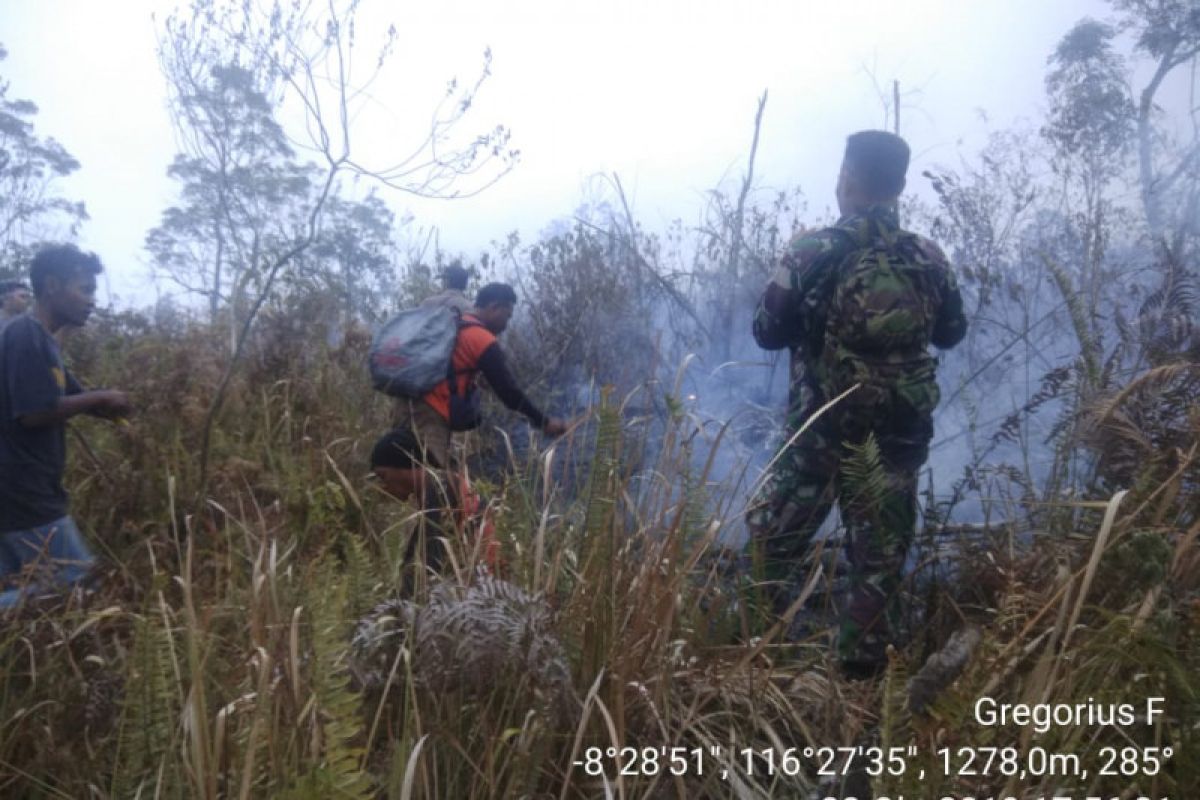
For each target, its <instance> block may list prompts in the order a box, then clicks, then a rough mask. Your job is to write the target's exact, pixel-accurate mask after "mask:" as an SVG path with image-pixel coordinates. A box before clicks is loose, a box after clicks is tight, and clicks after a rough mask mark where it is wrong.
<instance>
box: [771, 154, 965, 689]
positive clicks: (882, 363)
mask: <svg viewBox="0 0 1200 800" xmlns="http://www.w3.org/2000/svg"><path fill="white" fill-rule="evenodd" d="M908 159H909V150H908V146H907V145H906V144H905V143H904V140H903V139H901V138H900V137H899V136H894V135H892V134H890V133H885V132H882V131H863V132H860V133H856V134H853V135H852V136H850V137H849V139H848V140H847V142H846V152H845V157H844V159H843V161H842V168H841V173H840V175H839V176H838V184H837V200H838V209H839V211H840V213H841V218H840V219H839V220H838V222H837V224H835V225H834V226H832V227H829V228H824V229H821V230H818V231H813V232H810V233H806V234H804V235H801V236H799V237H797V238H796V239H794V240H793V241H792V242H790V243H789V244H788V246H787V250H786V252H785V254H784V256H783V258H782V259H781V261H780V264H779V267H778V269H777V270H776V272H775V274H774V276H773V277H772V279H771V282H770V284H769V285H768V286H767V289H766V291H765V293H764V294H763V296H762V299H761V300H760V302H759V306H758V310H757V312H756V314H755V319H754V338H755V341H757V342H758V344H759V346H760V347H763V348H765V349H768V350H779V349H782V348H785V347H786V348H788V349H789V350H790V351H791V362H792V363H791V387H790V396H789V402H788V417H787V425H786V430H785V437H784V441H785V442H789V441H790V442H791V444H790V445H788V446H787V448H786V450H785V451H784V452H783V453H782V454H781V455H780V457H779V458H778V460H777V461H776V462H775V466H774V467H773V471H772V473H771V474H770V475H769V476H768V478H767V481H766V483H765V484H764V486H763V489H762V491H761V492H760V493H759V495H758V496H757V497H756V498H755V501H754V502H753V503H752V505H751V507H750V510H749V512H748V514H747V523H748V525H749V528H750V534H751V539H752V544H753V546H754V547H755V549H756V551H757V552H756V556H757V558H758V559H759V563H760V564H761V567H762V571H763V577H764V578H765V580H766V581H767V583H766V586H767V588H768V592H769V595H770V597H771V600H772V603H773V606H774V610H775V613H777V614H782V613H783V611H784V610H786V608H787V605H788V601H789V598H790V597H791V595H792V592H791V587H792V586H794V585H795V584H797V583H799V582H800V579H801V573H802V572H803V570H802V569H801V562H802V560H803V559H804V557H805V554H806V551H807V550H808V547H809V544H810V542H811V540H812V538H813V535H814V534H815V533H816V532H817V530H818V528H820V527H821V524H822V523H823V522H824V521H825V518H826V517H827V516H828V515H829V512H830V510H831V509H832V507H833V503H834V502H835V501H836V502H837V503H838V506H839V508H840V510H841V515H842V518H843V521H844V523H845V526H846V532H847V539H846V552H847V557H848V561H849V565H850V575H849V578H850V592H849V597H848V598H847V599H846V601H845V605H844V606H843V610H842V614H841V620H840V625H839V630H838V637H837V651H838V657H839V659H840V661H841V664H842V667H843V669H844V670H845V671H846V672H847V673H848V674H863V673H866V674H870V673H872V672H874V671H876V670H877V669H878V668H879V667H881V666H882V665H883V663H884V662H885V650H886V647H887V644H888V643H889V642H890V641H892V640H893V639H894V626H895V611H896V609H895V599H896V594H897V591H898V589H899V585H900V581H901V578H902V575H903V568H904V560H905V555H906V553H907V550H908V547H909V544H910V542H911V540H912V536H913V531H914V528H915V526H916V518H917V471H918V469H920V467H921V465H922V464H923V463H924V462H925V459H926V458H927V456H928V455H929V442H930V439H932V437H933V421H932V413H933V409H934V406H936V405H937V402H938V398H939V394H938V387H937V381H936V378H935V375H934V371H935V368H936V364H937V362H936V360H935V359H934V358H933V357H932V356H930V355H929V353H928V352H927V350H928V346H929V345H930V344H933V345H936V346H937V347H940V348H949V347H953V346H954V345H956V344H958V342H959V341H961V340H962V338H963V336H964V335H965V334H966V327H967V322H966V318H965V317H964V316H963V310H962V297H961V295H960V294H959V291H958V287H957V285H956V284H955V280H954V276H953V274H952V273H951V271H950V269H949V266H948V264H947V261H946V257H945V256H944V255H943V253H942V251H941V250H940V249H939V248H938V246H937V245H936V244H934V243H933V242H932V241H930V240H928V239H925V238H923V237H920V236H917V235H916V234H912V233H908V232H906V231H903V230H901V229H900V226H899V220H898V215H897V199H898V197H899V195H900V192H901V191H903V189H904V175H905V172H906V171H907V169H908ZM856 384H857V388H855V389H854V390H853V391H851V392H850V394H849V395H847V396H846V397H845V398H844V399H843V400H842V401H841V402H840V403H838V404H837V405H836V406H834V407H833V408H831V409H830V410H828V411H827V412H826V413H825V414H823V415H822V416H820V417H818V418H817V419H815V420H812V421H811V424H810V425H809V427H808V428H807V430H805V431H804V432H803V433H801V434H799V436H797V437H796V438H795V439H794V440H793V435H794V434H796V432H797V431H799V430H800V428H801V427H802V426H803V425H804V424H805V423H806V422H809V421H810V418H811V417H812V415H813V414H814V413H815V412H816V410H817V409H819V408H820V407H821V406H822V405H824V404H825V403H826V402H827V401H829V400H832V399H833V398H834V397H837V396H838V395H839V394H840V393H842V392H843V391H845V390H847V389H850V388H851V387H853V386H855V385H856ZM872 444H873V445H874V446H875V447H877V452H878V468H877V469H875V470H873V473H874V480H872V479H870V478H864V477H863V473H864V470H863V469H862V465H863V464H864V463H867V462H869V461H870V458H869V457H868V456H866V455H864V454H865V453H869V452H870V451H871V449H872V447H871V445H872Z"/></svg>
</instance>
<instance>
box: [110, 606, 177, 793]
mask: <svg viewBox="0 0 1200 800" xmlns="http://www.w3.org/2000/svg"><path fill="white" fill-rule="evenodd" d="M171 648H172V642H171V638H170V635H169V634H168V632H167V631H166V630H165V629H164V628H163V627H162V625H161V624H160V622H158V621H157V617H156V616H155V615H154V614H153V613H150V614H148V615H145V616H142V617H139V618H138V619H137V621H136V623H135V624H134V638H133V649H132V652H131V654H130V658H129V669H128V672H127V673H126V676H125V699H124V703H123V704H122V712H121V724H120V727H119V729H118V732H117V747H116V752H117V764H116V768H115V770H114V772H113V782H112V796H113V797H115V798H126V797H134V796H137V795H138V794H139V793H145V792H146V791H148V790H150V791H155V792H157V794H158V796H163V797H181V796H182V791H181V788H182V783H181V781H180V776H179V774H178V771H177V769H176V765H177V764H178V762H179V758H178V756H177V755H176V754H175V753H172V752H171V748H172V746H173V744H174V743H175V732H176V730H175V721H176V720H178V719H179V707H178V702H177V700H178V697H177V695H176V693H175V691H174V688H173V684H174V675H173V673H172V666H171V664H172V660H173V659H172V654H171ZM160 770H161V775H160Z"/></svg>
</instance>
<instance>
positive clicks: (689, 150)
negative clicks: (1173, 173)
mask: <svg viewBox="0 0 1200 800" xmlns="http://www.w3.org/2000/svg"><path fill="white" fill-rule="evenodd" d="M173 6H174V3H173V2H169V1H168V0H160V1H159V2H156V1H155V0H105V2H97V0H0V20H2V23H0V42H2V43H3V44H4V46H5V47H6V48H7V49H8V51H9V57H8V59H7V60H6V61H4V62H0V76H3V77H4V78H6V79H7V80H9V81H10V82H11V89H10V96H11V97H21V98H28V99H31V100H33V101H35V102H36V103H37V104H38V106H39V107H40V109H41V111H40V113H39V114H38V116H37V120H36V124H37V129H38V131H39V133H41V134H42V135H51V136H53V137H55V138H57V139H58V140H59V141H61V142H62V143H63V144H64V145H65V146H66V147H67V149H68V150H69V151H70V152H71V153H72V154H73V155H75V156H76V157H77V158H78V159H79V160H80V162H81V163H82V169H81V170H80V171H79V173H78V174H77V175H75V176H73V177H72V178H70V179H69V180H68V181H66V182H64V184H63V186H62V191H63V193H64V194H65V195H66V196H68V197H70V198H72V199H80V200H83V201H85V202H86V204H87V207H88V211H89V213H90V214H91V220H90V221H89V222H87V223H86V224H85V225H84V227H83V230H82V232H81V243H82V244H83V245H84V246H86V247H88V248H92V249H95V250H97V251H98V252H99V253H100V254H101V256H102V257H103V258H104V259H105V261H106V262H107V264H108V265H109V268H110V270H109V271H110V279H111V287H112V290H113V291H114V292H115V293H117V294H119V295H121V296H122V297H126V298H138V299H139V300H142V301H145V300H149V299H152V297H153V293H152V291H151V290H150V288H149V280H148V278H147V275H148V272H149V269H148V266H147V257H146V255H145V253H144V251H143V250H142V241H143V238H144V236H145V233H146V231H147V230H148V229H149V228H151V227H152V226H154V225H155V224H156V223H157V221H158V219H159V215H160V214H161V211H162V210H163V209H164V208H165V207H166V206H167V205H168V204H170V203H172V202H173V200H174V198H175V186H174V185H173V184H172V182H171V181H169V180H168V179H167V177H166V174H165V170H166V167H167V165H168V163H169V162H170V160H171V158H172V156H173V155H174V153H175V150H176V147H175V139H174V134H173V133H172V129H171V126H170V122H169V119H168V117H167V113H166V107H165V91H164V85H163V79H162V77H161V75H160V73H159V70H158V63H157V60H156V56H155V35H156V33H155V32H156V25H157V24H161V17H162V16H164V15H165V14H166V13H168V12H169V11H170V10H171V8H172V7H173ZM364 6H366V7H367V13H368V15H369V16H368V20H369V21H370V22H371V24H378V23H374V20H377V19H378V20H382V18H383V16H382V15H387V16H390V17H391V18H392V19H394V20H395V22H396V23H397V25H398V28H399V33H400V41H399V47H398V48H397V53H396V61H395V64H394V65H393V73H391V74H389V75H388V76H387V80H386V81H385V82H382V83H380V84H377V85H376V87H375V90H374V97H375V105H376V108H375V110H376V111H377V112H379V113H382V114H384V115H392V116H393V117H394V118H396V119H398V120H399V119H406V118H410V117H412V118H420V119H425V118H426V117H427V116H428V113H429V111H430V108H431V98H434V97H436V96H438V94H439V93H440V92H441V91H442V89H443V87H444V86H445V84H446V81H447V80H448V79H450V78H451V77H455V76H458V77H459V78H460V79H463V80H466V79H469V78H472V77H473V76H474V75H475V74H476V73H477V71H478V69H479V67H480V65H481V63H482V52H483V50H484V48H485V47H491V49H492V53H493V58H494V60H493V64H492V71H493V76H492V77H491V78H490V79H489V80H488V82H487V83H486V84H485V85H484V88H483V90H482V94H481V96H480V98H479V101H478V102H477V104H476V106H475V108H474V109H473V112H472V115H471V116H469V117H468V119H467V121H466V122H467V126H468V127H467V130H470V131H474V130H479V131H482V130H486V129H489V128H490V127H492V126H493V125H495V124H497V123H503V124H504V125H507V126H508V127H509V128H510V129H511V130H512V133H513V140H512V144H513V146H515V147H518V148H520V150H521V151H522V157H521V162H520V163H519V165H518V166H517V168H516V170H515V171H514V172H513V173H512V174H510V175H508V176H507V177H506V178H504V180H503V181H502V182H501V183H500V184H498V185H497V186H495V187H493V188H492V189H490V190H488V191H487V192H486V193H484V194H483V195H481V196H480V197H477V198H474V199H470V200H463V201H416V200H414V199H413V198H412V197H410V196H406V195H403V194H400V193H394V192H393V193H386V192H385V194H384V196H385V197H387V198H388V199H389V201H390V202H391V203H392V205H393V206H394V207H395V208H396V210H397V211H400V212H403V211H406V210H407V211H411V212H412V213H413V214H415V215H416V217H417V222H418V223H419V224H424V225H430V224H436V225H437V226H438V227H439V228H440V236H441V243H442V246H443V247H444V248H446V249H449V250H452V251H458V250H464V251H466V252H467V253H468V254H470V253H473V252H475V251H477V250H478V249H480V248H482V247H484V246H485V245H486V243H487V242H488V241H490V240H492V239H499V238H502V237H503V236H505V235H506V234H507V233H508V232H509V231H510V230H512V229H514V228H519V229H521V231H522V233H523V234H524V235H525V238H526V239H528V238H530V237H531V236H533V235H534V234H536V233H537V231H538V230H539V229H541V228H542V227H543V226H544V225H545V224H546V223H548V222H549V221H550V220H551V219H553V218H555V217H562V216H565V215H569V214H570V213H571V212H572V211H573V210H574V209H575V208H576V206H578V204H579V203H580V202H581V200H582V199H583V198H584V196H585V190H584V187H585V184H586V183H587V181H588V178H589V176H591V175H594V174H596V173H600V172H607V173H612V172H617V173H618V174H619V175H620V176H621V179H622V182H623V183H624V185H625V187H626V190H627V191H628V192H629V193H630V194H631V195H632V197H631V199H632V201H633V203H634V211H635V214H636V216H638V218H639V219H640V220H642V221H643V222H644V223H645V224H647V225H649V226H651V227H653V226H656V225H658V224H659V223H662V222H666V221H668V220H670V219H673V218H676V217H682V218H683V219H684V220H685V221H691V220H694V219H695V218H696V215H697V213H698V211H699V209H700V207H701V204H702V197H701V195H702V193H703V192H704V191H705V190H707V189H709V188H712V187H713V186H715V185H717V184H718V183H719V182H720V181H721V180H722V179H726V180H729V181H730V185H732V181H733V180H735V179H736V178H737V177H738V176H739V175H740V174H741V171H742V170H743V169H744V159H745V156H746V154H747V152H748V150H749V144H750V138H751V134H752V122H753V113H754V108H755V102H756V98H757V97H758V95H759V94H760V93H761V92H762V91H763V89H769V91H770V99H769V101H768V104H767V110H766V114H765V117H764V122H763V130H762V139H761V143H760V146H759V158H758V163H757V167H756V173H757V175H758V176H759V181H758V184H759V185H760V186H761V187H762V188H763V191H764V192H766V191H770V190H772V189H779V188H787V187H791V186H795V185H797V184H799V185H800V186H801V187H802V188H803V189H804V192H805V194H806V196H807V198H808V202H809V208H810V210H811V211H812V212H813V213H814V214H818V213H820V212H823V211H824V210H825V209H826V208H828V207H830V206H832V204H833V183H834V179H835V177H836V169H837V163H838V161H839V159H840V153H841V148H842V145H843V140H844V137H845V135H846V134H847V133H848V132H851V131H853V130H856V129H860V128H864V127H879V126H880V125H881V124H882V123H883V108H882V105H881V103H880V100H879V98H878V96H877V94H876V89H875V87H874V86H873V84H872V80H871V77H870V75H869V71H874V73H875V75H876V77H877V78H878V80H879V82H880V83H881V84H884V85H886V86H887V87H888V88H889V89H890V85H891V80H892V79H893V78H896V79H899V80H900V83H901V88H902V89H903V90H905V91H906V92H911V94H909V95H908V96H907V97H906V99H905V101H904V105H903V107H902V113H901V128H902V131H901V132H902V133H903V134H904V135H905V136H906V138H908V139H909V141H910V143H911V144H912V146H913V150H914V153H915V155H916V158H915V161H914V164H913V169H912V171H911V172H910V178H911V179H912V180H913V181H921V182H924V181H923V179H920V178H919V175H920V170H921V169H923V168H925V167H928V166H929V165H931V164H934V163H947V164H954V163H956V162H957V160H958V158H959V154H960V152H961V153H963V154H968V155H969V154H970V153H971V152H973V150H974V149H975V148H976V147H978V145H979V144H981V143H982V141H983V139H984V137H985V136H986V132H987V130H988V129H989V128H991V129H1001V128H1005V127H1007V126H1009V125H1011V124H1012V123H1013V122H1014V121H1016V120H1018V119H1022V118H1023V119H1025V120H1027V121H1028V120H1038V119H1040V117H1041V116H1042V114H1043V111H1044V105H1045V101H1044V94H1043V83H1042V80H1043V76H1044V73H1045V65H1046V58H1047V56H1048V55H1049V53H1050V52H1051V50H1052V49H1053V47H1054V45H1055V44H1056V42H1057V41H1058V39H1059V38H1060V37H1061V36H1062V34H1063V33H1064V32H1066V30H1067V29H1068V28H1069V27H1070V26H1071V25H1072V24H1073V23H1074V22H1075V21H1076V20H1078V19H1079V18H1080V17H1083V16H1087V15H1090V16H1095V17H1100V18H1103V17H1105V16H1106V15H1108V13H1109V11H1108V8H1107V6H1106V5H1105V4H1104V3H1101V2H1098V0H1056V2H1052V3H1047V2H1045V0H978V1H976V2H964V0H952V1H949V2H942V1H941V0H916V1H912V0H910V2H905V3H897V2H883V1H881V2H865V1H863V0H835V1H834V2H828V1H822V2H808V1H807V0H805V1H803V2H781V1H779V2H744V1H743V2H736V3H734V2H697V0H691V1H690V2H645V1H644V2H620V3H611V2H587V3H581V2H565V1H564V0H547V1H546V2H512V3H495V2H474V1H471V2H468V1H467V0H460V1H457V2H424V3H407V2H397V1H396V0H365V2H364ZM152 14H157V15H158V16H159V18H160V21H159V23H156V22H155V21H154V20H153V19H152ZM981 112H986V116H987V121H985V120H984V118H983V115H982V113H981ZM414 115H415V116H414ZM364 125H366V123H364ZM361 133H362V139H363V143H364V146H365V147H366V152H365V153H364V155H365V156H366V157H367V159H368V160H377V161H378V162H383V161H386V160H387V159H388V157H389V156H390V155H392V153H391V152H390V151H391V150H392V149H397V150H398V149H400V148H399V146H398V145H397V146H395V147H393V145H392V144H390V143H389V142H388V140H387V137H386V135H381V133H382V131H381V130H380V129H378V128H377V127H376V126H375V125H374V124H373V123H372V125H371V130H362V131H361Z"/></svg>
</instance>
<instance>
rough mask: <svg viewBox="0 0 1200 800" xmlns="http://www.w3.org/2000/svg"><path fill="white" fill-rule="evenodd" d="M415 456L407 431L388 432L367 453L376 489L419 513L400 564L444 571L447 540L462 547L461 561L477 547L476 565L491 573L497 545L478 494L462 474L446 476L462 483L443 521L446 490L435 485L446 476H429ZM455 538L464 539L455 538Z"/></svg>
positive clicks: (413, 441) (414, 442) (414, 441)
mask: <svg viewBox="0 0 1200 800" xmlns="http://www.w3.org/2000/svg"><path fill="white" fill-rule="evenodd" d="M420 452H421V448H420V445H419V444H418V442H417V437H416V436H414V435H413V433H412V431H410V430H408V429H406V428H396V429H395V430H391V431H388V432H387V433H385V434H384V435H383V436H382V437H380V439H379V440H378V441H377V442H375V446H374V447H373V448H372V449H371V472H372V473H374V475H375V478H376V479H377V480H378V481H379V485H380V487H381V488H382V489H383V490H384V491H385V492H387V493H388V494H389V495H391V496H392V497H394V498H396V499H397V500H400V501H402V502H406V503H409V504H411V505H412V506H413V508H414V509H416V510H418V511H420V512H421V513H420V514H419V515H418V516H417V517H416V518H415V524H414V525H413V526H412V529H411V532H410V533H409V539H408V544H407V545H406V547H405V551H404V562H405V564H406V565H412V564H418V563H419V564H423V565H424V566H426V567H428V568H429V569H431V570H433V571H434V572H441V571H442V568H443V567H444V566H445V559H446V537H448V536H454V538H455V539H456V540H458V541H462V542H463V543H464V544H465V547H464V549H463V553H462V555H463V556H464V558H465V557H467V556H469V555H470V554H471V552H472V551H473V550H474V549H475V546H476V544H478V545H479V552H478V555H479V560H480V561H481V562H482V564H483V565H484V566H487V567H488V568H489V569H490V570H491V571H492V572H495V571H496V569H497V567H498V561H499V544H498V542H497V541H496V537H495V533H494V528H493V525H492V522H491V519H490V517H489V515H488V513H487V510H486V509H485V508H484V507H483V505H482V504H481V503H480V500H479V495H478V493H476V492H475V491H474V489H472V487H471V485H470V481H469V480H468V479H467V477H466V475H465V474H464V473H463V472H461V471H455V472H454V473H451V475H452V476H453V477H455V478H458V479H460V480H461V483H460V485H458V486H455V487H454V488H453V493H454V496H455V497H456V498H458V500H459V503H458V505H457V508H456V511H455V513H454V514H453V515H452V516H450V517H447V516H446V511H445V504H444V503H443V502H441V499H442V498H443V497H444V496H445V494H446V489H445V487H441V486H439V485H438V481H439V480H441V476H442V475H443V474H445V473H438V472H434V471H432V470H430V469H429V468H427V467H425V466H423V465H422V464H421V460H420ZM460 533H461V534H464V535H462V536H458V534H460Z"/></svg>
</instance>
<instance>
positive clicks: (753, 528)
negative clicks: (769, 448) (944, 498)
mask: <svg viewBox="0 0 1200 800" xmlns="http://www.w3.org/2000/svg"><path fill="white" fill-rule="evenodd" d="M935 391H936V390H935ZM800 395H801V396H799V397H796V398H794V402H793V406H792V408H793V411H792V413H791V414H789V420H788V433H787V434H786V436H785V439H784V441H785V442H786V441H788V440H789V439H790V438H791V435H792V434H793V433H794V432H795V431H796V430H799V428H800V427H801V425H802V423H803V422H804V421H805V420H807V419H808V417H809V416H811V414H812V413H813V412H814V411H815V410H816V409H817V408H819V407H820V405H821V404H822V403H823V402H824V400H823V399H822V396H821V393H820V392H819V391H818V390H817V389H815V388H814V387H810V386H804V387H800ZM934 402H935V403H936V399H935V400H934ZM929 410H931V408H930V409H925V408H921V409H915V408H900V407H889V404H887V403H885V404H884V405H883V406H882V407H875V408H872V409H867V408H863V407H861V406H860V407H858V408H855V407H853V406H849V407H847V408H846V409H845V410H843V411H841V413H838V411H839V409H838V407H835V408H833V409H831V410H830V411H828V412H826V414H824V415H823V416H821V417H819V418H817V419H816V420H815V421H813V423H812V424H811V425H810V426H809V427H808V429H807V430H805V431H804V432H803V433H801V434H800V435H799V436H798V437H797V438H796V440H795V441H794V442H793V443H792V444H791V445H790V446H789V447H787V449H786V450H785V451H784V452H783V453H782V454H781V455H780V457H779V458H778V460H777V461H776V462H775V466H774V467H773V469H772V472H771V474H770V475H769V476H768V477H767V480H766V482H765V483H764V485H763V488H762V490H761V491H760V492H759V493H758V495H757V496H756V498H755V499H754V501H753V502H752V503H751V505H750V508H749V510H748V512H747V516H746V522H747V525H748V527H749V530H750V536H751V546H752V547H753V548H754V551H755V552H754V556H755V561H756V563H757V564H758V566H759V569H760V570H761V574H760V575H759V578H760V580H762V581H764V586H765V588H766V592H767V597H768V598H769V600H770V602H771V606H772V607H773V609H774V612H775V613H776V614H780V615H781V614H783V613H784V611H786V610H787V607H788V606H789V605H790V603H791V601H792V598H793V597H794V596H795V590H796V587H797V586H799V585H803V583H804V579H805V578H806V576H807V573H808V572H809V569H810V568H812V567H810V566H808V565H807V564H806V561H807V562H809V564H812V565H815V563H816V562H815V560H812V561H810V557H811V556H812V555H813V554H812V553H810V550H811V549H812V547H811V546H812V543H813V537H814V536H815V534H816V533H817V531H818V529H819V528H820V527H821V526H822V524H823V523H824V522H825V520H826V518H827V517H828V516H829V513H830V511H831V510H832V509H833V505H834V503H835V502H836V503H837V505H838V508H839V511H840V512H841V516H842V521H843V524H844V526H845V529H846V539H845V547H846V556H847V561H848V562H849V595H848V597H846V598H845V600H844V602H843V605H842V609H841V614H840V619H839V625H838V633H837V655H838V658H839V659H840V660H841V661H842V662H843V663H846V664H869V665H876V664H879V663H881V662H882V661H883V660H884V659H885V657H886V648H887V645H888V644H889V643H892V642H894V641H895V640H896V631H897V617H898V611H899V605H898V595H899V588H900V584H901V581H902V578H903V572H904V562H905V557H906V555H907V553H908V549H909V545H910V544H911V542H912V537H913V532H914V529H915V527H916V520H917V473H918V470H919V469H920V467H921V465H922V464H923V463H924V462H925V459H926V457H927V456H928V454H929V441H930V439H932V436H933V424H932V420H931V417H930V414H929ZM868 440H873V442H874V444H875V445H876V446H877V448H878V468H877V469H876V470H874V476H873V478H868V479H865V480H864V479H863V477H862V472H863V470H862V466H861V465H862V464H863V463H864V460H865V457H864V456H863V455H862V453H863V452H864V448H863V445H864V444H866V442H867V441H868Z"/></svg>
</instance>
